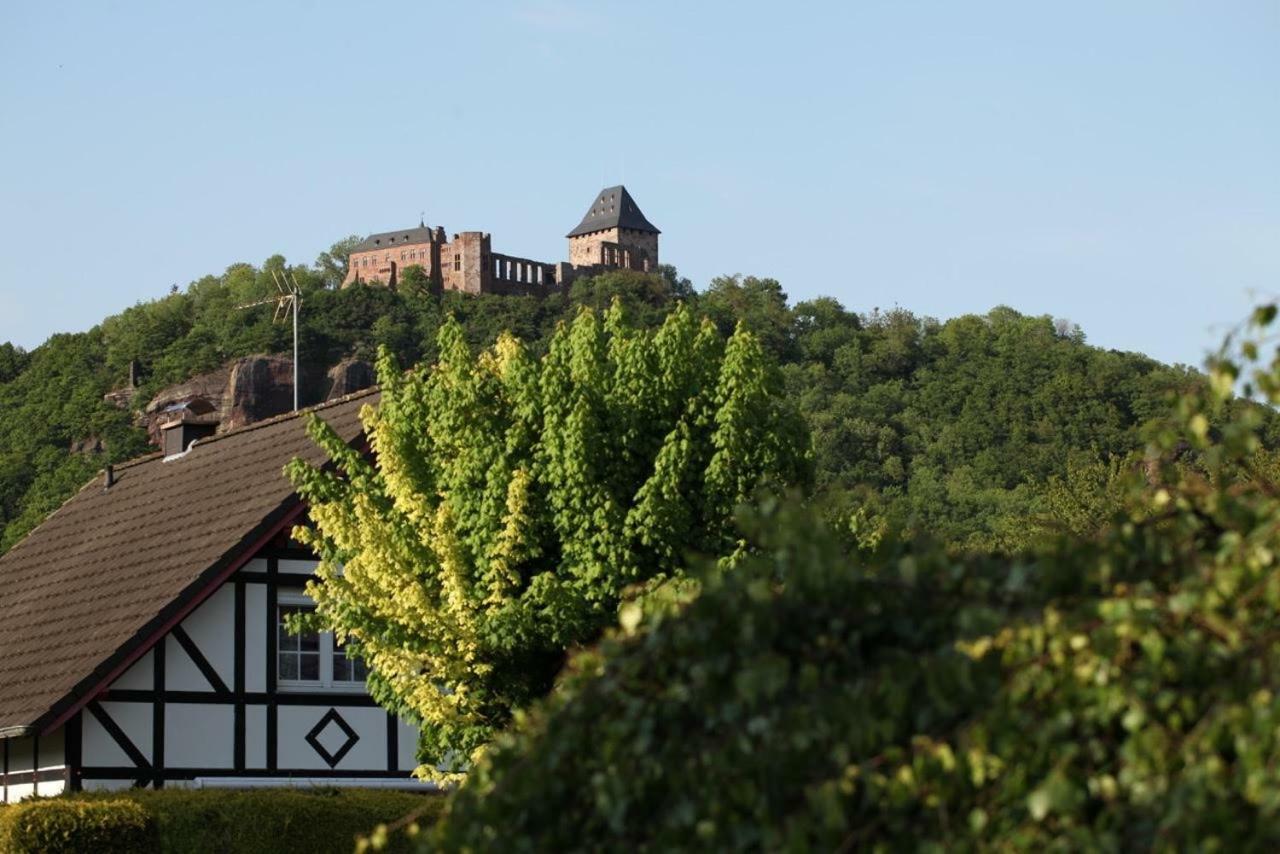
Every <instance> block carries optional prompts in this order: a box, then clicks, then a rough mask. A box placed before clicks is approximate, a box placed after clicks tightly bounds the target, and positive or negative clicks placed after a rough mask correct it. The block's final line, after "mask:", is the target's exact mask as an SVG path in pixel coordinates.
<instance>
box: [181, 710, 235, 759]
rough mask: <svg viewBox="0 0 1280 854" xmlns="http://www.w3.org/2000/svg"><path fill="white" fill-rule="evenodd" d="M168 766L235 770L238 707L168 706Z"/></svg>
mask: <svg viewBox="0 0 1280 854" xmlns="http://www.w3.org/2000/svg"><path fill="white" fill-rule="evenodd" d="M164 715H165V716H164V764H165V765H166V766H167V767H170V768H233V767H235V738H236V731H235V707H234V706H231V705H210V704H206V703H167V704H166V705H165V709H164Z"/></svg>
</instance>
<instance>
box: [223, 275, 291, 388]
mask: <svg viewBox="0 0 1280 854" xmlns="http://www.w3.org/2000/svg"><path fill="white" fill-rule="evenodd" d="M271 278H272V280H273V281H274V282H275V283H276V290H277V291H279V293H277V294H276V295H275V296H273V297H267V298H266V299H260V300H257V301H256V302H247V303H244V304H243V305H238V306H236V308H253V307H255V306H259V305H267V304H269V303H275V306H276V313H275V316H274V317H272V318H271V322H272V323H279V322H280V321H281V320H283V319H284V318H285V315H286V314H292V315H293V411H294V412H297V411H298V309H299V308H300V307H301V305H302V289H301V288H299V287H298V277H297V276H295V275H293V274H292V273H289V272H285V273H280V274H277V273H276V271H275V270H272V271H271Z"/></svg>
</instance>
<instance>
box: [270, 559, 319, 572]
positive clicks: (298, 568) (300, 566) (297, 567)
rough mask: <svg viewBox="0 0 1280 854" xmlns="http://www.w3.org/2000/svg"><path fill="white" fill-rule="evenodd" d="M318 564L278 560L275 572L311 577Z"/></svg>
mask: <svg viewBox="0 0 1280 854" xmlns="http://www.w3.org/2000/svg"><path fill="white" fill-rule="evenodd" d="M319 563H320V561H317V560H280V561H277V562H276V570H277V571H278V572H287V573H289V574H291V575H311V574H313V573H314V572H315V571H316V566H317V565H319Z"/></svg>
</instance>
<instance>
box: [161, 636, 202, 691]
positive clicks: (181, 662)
mask: <svg viewBox="0 0 1280 854" xmlns="http://www.w3.org/2000/svg"><path fill="white" fill-rule="evenodd" d="M164 687H165V690H167V691H212V690H213V686H212V685H210V684H209V680H208V679H205V678H204V674H203V673H201V672H200V669H199V668H198V667H196V663H195V662H194V661H192V660H191V656H189V655H187V651H186V650H185V649H183V648H182V644H180V643H178V642H177V641H176V640H174V639H173V637H172V636H171V635H165V639H164Z"/></svg>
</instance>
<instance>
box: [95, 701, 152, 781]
mask: <svg viewBox="0 0 1280 854" xmlns="http://www.w3.org/2000/svg"><path fill="white" fill-rule="evenodd" d="M102 708H103V710H104V711H105V712H106V713H107V714H108V715H110V716H111V719H112V720H114V721H115V722H116V725H117V726H118V727H120V729H122V730H124V732H125V734H126V735H128V736H129V740H130V741H132V742H133V743H134V746H136V747H137V748H138V750H139V751H141V752H142V755H143V756H145V757H146V758H147V760H148V761H150V760H151V758H152V755H151V704H150V703H122V702H108V703H103V704H102ZM82 719H83V721H84V723H83V724H82V732H83V748H82V753H81V755H82V757H83V761H84V764H85V765H117V766H119V765H125V766H132V765H133V760H132V759H130V758H129V755H128V754H127V753H125V752H124V749H123V748H121V747H120V746H119V745H117V744H116V741H115V739H114V738H112V737H111V734H110V733H108V732H107V731H106V730H105V729H103V728H102V724H100V723H98V719H97V718H95V717H94V716H93V715H92V714H90V713H89V712H85V713H84V715H83V716H82Z"/></svg>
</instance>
